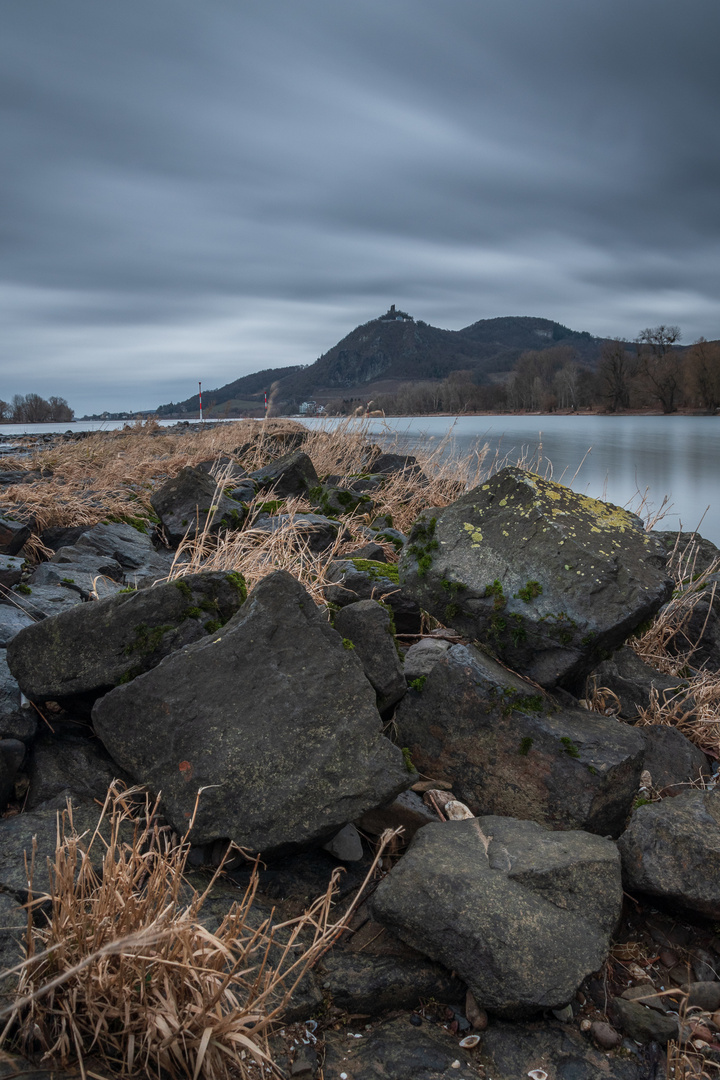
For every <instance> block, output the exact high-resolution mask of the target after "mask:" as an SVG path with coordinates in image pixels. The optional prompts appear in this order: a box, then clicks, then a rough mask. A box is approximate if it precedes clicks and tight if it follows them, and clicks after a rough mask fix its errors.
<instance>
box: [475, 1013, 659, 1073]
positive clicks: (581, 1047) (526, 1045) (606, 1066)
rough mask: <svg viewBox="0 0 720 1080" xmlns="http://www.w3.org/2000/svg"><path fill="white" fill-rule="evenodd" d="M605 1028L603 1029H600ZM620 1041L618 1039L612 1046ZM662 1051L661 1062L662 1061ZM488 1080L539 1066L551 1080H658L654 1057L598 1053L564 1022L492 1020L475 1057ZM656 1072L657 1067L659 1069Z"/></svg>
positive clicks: (640, 1054) (527, 1071)
mask: <svg viewBox="0 0 720 1080" xmlns="http://www.w3.org/2000/svg"><path fill="white" fill-rule="evenodd" d="M604 1026H605V1027H608V1025H604ZM619 1042H620V1038H619V1036H618V1039H617V1042H616V1043H615V1044H614V1045H617V1043H619ZM664 1056H665V1055H664V1053H663V1059H664ZM478 1058H479V1060H480V1061H481V1062H482V1063H483V1065H484V1066H485V1069H486V1073H485V1075H486V1076H487V1077H492V1080H520V1078H523V1080H524V1078H525V1077H527V1076H528V1074H529V1073H530V1072H531V1070H534V1069H538V1068H541V1069H542V1070H543V1072H547V1074H548V1077H549V1078H551V1080H650V1077H654V1078H655V1080H662V1077H664V1071H660V1070H659V1071H657V1072H656V1071H655V1065H656V1063H657V1059H654V1058H653V1057H652V1055H651V1054H650V1053H647V1054H646V1053H645V1052H643V1051H639V1052H638V1055H637V1056H632V1055H629V1054H628V1055H625V1056H623V1057H620V1056H615V1055H610V1054H604V1053H602V1052H601V1051H600V1050H596V1049H595V1047H594V1046H592V1044H591V1043H589V1042H588V1041H587V1040H586V1039H584V1038H583V1036H582V1035H580V1033H579V1032H578V1031H576V1030H574V1029H573V1028H571V1027H569V1026H568V1025H567V1024H558V1023H555V1022H550V1023H548V1022H544V1023H540V1022H537V1023H529V1024H528V1023H525V1024H508V1023H503V1022H495V1023H493V1024H491V1025H490V1027H489V1028H488V1029H487V1031H486V1032H485V1034H484V1035H483V1040H482V1045H481V1047H480V1051H479V1053H478ZM661 1070H662V1065H661Z"/></svg>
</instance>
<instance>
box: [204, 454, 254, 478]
mask: <svg viewBox="0 0 720 1080" xmlns="http://www.w3.org/2000/svg"><path fill="white" fill-rule="evenodd" d="M195 468H196V469H201V470H202V472H204V473H207V474H208V476H212V477H213V478H215V477H218V476H222V477H223V479H224V481H226V482H227V483H229V482H231V481H237V480H242V478H243V477H244V476H247V472H246V471H245V469H243V467H242V465H240V464H238V462H237V461H236V460H235V458H232V457H229V456H228V455H227V454H220V455H219V456H218V457H216V458H208V460H207V461H199V462H198V463H197V465H196V466H195Z"/></svg>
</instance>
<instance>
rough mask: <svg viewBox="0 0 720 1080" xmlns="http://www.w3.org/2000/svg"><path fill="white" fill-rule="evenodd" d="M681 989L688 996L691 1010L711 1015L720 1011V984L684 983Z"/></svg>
mask: <svg viewBox="0 0 720 1080" xmlns="http://www.w3.org/2000/svg"><path fill="white" fill-rule="evenodd" d="M680 989H681V990H682V991H683V992H684V993H685V994H687V1007H688V1008H689V1009H702V1010H703V1011H704V1012H711V1013H712V1012H715V1011H716V1010H717V1009H720V982H691V983H683V985H682V986H681V988H680Z"/></svg>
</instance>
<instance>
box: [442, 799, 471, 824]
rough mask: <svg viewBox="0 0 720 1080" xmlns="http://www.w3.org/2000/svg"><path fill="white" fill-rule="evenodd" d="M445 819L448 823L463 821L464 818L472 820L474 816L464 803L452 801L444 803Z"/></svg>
mask: <svg viewBox="0 0 720 1080" xmlns="http://www.w3.org/2000/svg"><path fill="white" fill-rule="evenodd" d="M445 817H446V818H447V819H448V821H464V820H465V818H474V817H475V815H474V814H473V812H472V810H469V809H468V808H467V806H466V805H465V803H462V802H458V801H457V799H452V800H451V801H450V802H449V803H445Z"/></svg>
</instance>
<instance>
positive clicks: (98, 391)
mask: <svg viewBox="0 0 720 1080" xmlns="http://www.w3.org/2000/svg"><path fill="white" fill-rule="evenodd" d="M0 18H1V20H2V34H1V35H0V41H1V44H0V49H2V59H1V62H0V104H1V106H2V124H3V148H4V167H3V170H2V172H1V173H0V206H1V207H2V218H1V219H0V230H1V232H0V236H1V237H2V251H3V263H2V268H1V274H0V299H1V300H2V304H3V308H4V309H5V312H6V315H5V322H6V325H7V333H6V336H5V339H4V344H3V346H2V357H3V374H4V380H3V383H2V387H0V397H8V395H11V394H12V393H14V392H27V391H28V390H31V389H32V390H37V391H38V392H41V393H43V392H45V393H53V392H55V393H61V394H64V395H65V396H67V397H68V398H69V399H70V400H71V403H72V404H74V405H75V406H76V407H77V408H79V409H80V410H83V409H85V408H105V407H111V408H113V407H115V408H140V407H147V406H149V405H153V404H157V403H159V402H160V401H164V400H169V399H172V398H175V399H177V398H182V397H185V396H188V395H189V394H190V393H191V392H192V388H193V383H194V380H196V379H197V378H198V377H202V378H203V380H206V381H207V382H208V383H209V384H212V385H220V384H221V383H223V382H226V381H228V380H229V379H231V378H236V377H237V376H238V375H239V374H242V373H243V372H245V371H251V370H256V369H258V368H260V367H265V366H271V365H272V366H277V365H281V364H286V363H309V362H312V361H313V360H314V359H315V358H316V356H317V355H319V354H320V353H321V352H322V351H324V350H325V349H326V348H328V347H329V346H330V345H332V344H333V343H334V342H335V341H336V340H337V339H338V338H339V337H341V336H342V335H343V334H345V333H346V332H347V331H348V330H350V329H351V328H352V327H353V326H354V325H356V324H357V323H359V322H364V321H366V320H367V319H368V318H372V317H373V316H374V315H376V314H378V313H379V312H380V311H381V310H383V309H384V307H385V306H386V305H387V304H388V303H389V302H392V301H395V302H397V303H398V304H400V305H401V306H402V307H405V308H409V309H410V310H411V311H412V312H413V313H414V314H415V315H416V316H417V317H419V318H424V319H426V320H427V321H431V322H434V323H436V324H438V325H442V326H447V327H451V328H459V327H461V326H463V325H467V324H468V323H470V322H473V321H475V320H476V319H478V318H488V317H493V316H495V315H502V314H536V315H542V316H546V317H550V318H556V319H559V320H560V321H562V322H564V323H565V324H567V325H570V326H573V327H574V328H577V329H587V330H590V331H591V332H593V333H597V334H623V335H625V336H628V337H632V336H634V335H635V334H636V333H637V332H638V330H639V329H641V328H642V327H643V326H646V325H648V324H652V323H654V322H660V321H665V322H673V323H680V324H681V326H682V327H683V331H684V336H685V340H692V339H693V338H695V337H697V336H698V335H699V334H701V333H702V334H705V336H707V337H720V304H719V302H718V293H719V291H720V260H719V259H718V255H719V254H720V251H719V250H718V249H719V248H720V243H719V235H720V220H719V219H720V201H719V200H718V197H717V193H718V183H719V181H720V153H719V152H718V134H717V122H716V116H715V114H716V109H717V101H718V69H717V63H716V48H717V40H718V30H719V29H720V14H718V9H717V7H716V5H715V4H713V3H711V2H709V0H689V2H688V3H686V4H683V5H678V4H676V3H674V2H671V0H659V2H658V0H655V2H652V3H650V2H645V0H624V2H622V3H621V2H619V0H588V2H585V3H583V4H577V2H576V0H545V2H543V3H539V2H536V0H512V2H510V3H506V4H502V5H501V4H499V3H494V2H490V0H442V2H441V0H394V2H393V3H392V4H390V5H388V4H386V3H381V2H380V0H365V2H364V3H363V4H361V5H344V4H338V3H337V2H336V0H303V2H302V3H297V2H296V0H267V2H266V3H263V4H257V5H248V4H236V3H232V2H230V0H207V2H206V3H204V4H203V5H198V4H196V3H194V2H192V3H190V2H184V0H154V2H153V3H152V4H147V3H145V2H142V3H141V2H140V0H124V2H123V3H122V4H115V5H111V4H102V5H101V4H98V3H97V2H96V0H63V3H62V4H56V3H55V2H54V0H22V3H20V2H17V3H14V4H11V5H6V6H5V7H4V9H3V12H2V15H1V16H0Z"/></svg>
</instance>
